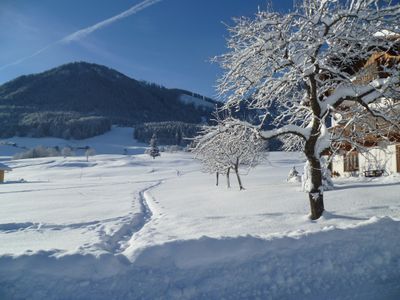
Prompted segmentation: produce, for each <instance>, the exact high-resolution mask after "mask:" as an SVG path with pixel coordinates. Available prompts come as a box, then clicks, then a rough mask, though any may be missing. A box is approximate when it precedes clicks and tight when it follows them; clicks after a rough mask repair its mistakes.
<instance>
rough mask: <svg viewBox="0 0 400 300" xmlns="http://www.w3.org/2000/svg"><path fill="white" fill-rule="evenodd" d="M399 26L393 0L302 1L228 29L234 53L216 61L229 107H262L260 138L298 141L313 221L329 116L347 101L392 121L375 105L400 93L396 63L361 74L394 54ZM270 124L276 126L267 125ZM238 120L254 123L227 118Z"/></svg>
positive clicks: (320, 207)
mask: <svg viewBox="0 0 400 300" xmlns="http://www.w3.org/2000/svg"><path fill="white" fill-rule="evenodd" d="M399 24H400V6H399V5H398V4H394V3H392V1H377V0H348V1H326V0H304V1H303V2H302V3H301V4H300V5H298V6H296V7H295V9H294V10H293V12H289V13H278V12H273V11H260V12H259V13H258V14H257V15H256V16H255V18H253V19H248V18H239V19H236V24H235V26H233V27H231V28H229V31H230V37H229V38H228V44H227V46H228V48H229V52H228V53H227V54H225V55H222V56H220V57H219V58H217V60H218V61H219V62H220V65H221V66H222V68H223V69H224V70H225V72H224V75H223V76H222V77H221V79H220V80H219V83H218V89H219V93H220V95H221V97H224V98H225V100H226V105H225V107H226V108H227V109H232V108H240V105H241V104H242V103H243V101H246V102H248V104H247V105H248V107H250V108H253V109H257V110H261V111H263V112H264V114H263V116H262V118H260V124H257V125H253V130H254V131H255V132H257V133H258V134H259V136H260V137H262V138H264V139H270V138H273V137H277V136H285V142H286V143H287V145H288V146H289V147H293V146H296V145H297V146H298V145H300V147H301V149H302V150H303V151H304V154H305V156H306V158H307V161H308V164H309V166H310V167H309V170H310V171H309V172H310V174H309V176H308V177H309V178H310V184H309V185H308V187H309V190H308V191H307V192H308V194H309V201H310V206H311V218H312V219H318V218H319V217H320V216H321V215H322V213H323V211H324V198H323V187H322V179H323V178H322V167H321V160H320V158H321V153H322V152H323V151H324V150H325V149H326V148H328V147H330V145H331V143H332V136H331V131H330V130H329V125H330V119H331V116H332V115H333V114H334V113H335V112H336V113H337V111H338V110H339V108H340V107H341V106H342V105H343V103H345V102H346V103H352V105H353V106H354V107H358V109H359V111H361V112H362V114H364V113H368V114H370V115H373V116H374V117H377V118H382V119H385V120H386V121H387V122H392V121H393V120H392V119H391V117H393V116H391V115H390V114H387V113H384V112H385V110H386V108H387V107H388V106H384V105H383V106H382V105H376V103H378V102H381V101H382V99H383V98H386V99H396V97H397V96H398V93H399V89H398V87H399V82H400V78H399V64H395V63H391V64H389V63H387V64H381V66H380V69H379V70H378V72H377V73H376V74H375V75H374V76H370V78H363V80H357V78H359V74H360V73H362V72H363V70H364V69H363V66H365V64H366V62H367V61H368V60H369V59H370V58H371V57H372V56H374V55H376V53H383V54H385V55H396V53H392V52H393V51H395V49H396V47H397V46H398V45H399V33H400V28H399ZM388 35H390V37H389V36H388ZM397 99H399V98H397ZM393 101H394V102H396V101H395V100H393ZM374 104H375V105H374ZM352 122H357V117H355V118H353V119H352ZM266 123H270V124H271V123H272V124H273V125H274V126H275V128H276V129H273V130H265V129H264V128H265V126H264V125H265V124H266ZM240 124H242V125H243V126H251V125H249V124H245V123H244V122H241V121H239V120H233V121H231V122H230V126H240ZM227 125H229V124H228V122H227Z"/></svg>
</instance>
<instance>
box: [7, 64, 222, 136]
mask: <svg viewBox="0 0 400 300" xmlns="http://www.w3.org/2000/svg"><path fill="white" fill-rule="evenodd" d="M215 105H217V102H215V101H213V100H212V99H209V98H206V97H203V96H201V95H197V94H194V93H192V92H189V91H185V90H180V89H167V88H165V87H162V86H160V85H157V84H153V83H147V82H143V81H137V80H135V79H132V78H129V77H128V76H126V75H124V74H122V73H120V72H118V71H116V70H113V69H110V68H108V67H105V66H101V65H97V64H91V63H87V62H76V63H70V64H66V65H62V66H60V67H57V68H54V69H51V70H48V71H45V72H43V73H39V74H34V75H26V76H21V77H18V78H16V79H14V80H12V81H10V82H7V83H5V84H3V85H1V86H0V126H1V128H2V129H1V130H0V135H1V136H3V137H4V136H11V135H14V134H18V135H33V136H35V135H36V136H41V135H47V134H49V135H56V136H59V135H65V134H66V133H65V130H64V129H62V130H61V131H60V132H58V131H57V133H54V132H52V131H51V130H52V128H53V127H54V126H53V124H54V122H55V121H54V120H56V119H57V122H58V123H57V124H63V125H62V128H64V127H65V126H68V124H67V123H68V122H69V121H74V120H75V123H74V124H77V123H78V124H81V123H82V124H86V120H87V119H88V118H89V119H90V124H101V126H100V127H101V128H107V126H105V122H106V121H105V120H108V121H109V122H110V124H111V123H112V124H117V125H130V126H132V125H135V124H142V123H145V122H161V121H181V122H187V123H199V122H201V121H203V120H205V119H208V118H209V117H210V114H211V112H212V111H213V110H214V107H215ZM42 119H45V120H44V121H43V120H42ZM82 119H83V121H82V122H81V121H79V122H78V121H76V120H82ZM33 120H34V121H33ZM49 120H50V121H49ZM47 121H49V122H47ZM41 122H45V123H46V126H44V127H46V128H47V129H48V130H47V131H49V130H50V132H49V133H46V134H43V130H39V132H37V130H36V129H35V130H36V133H35V131H33V132H32V130H33V128H30V129H29V127H30V126H32V127H38V126H39V127H40V126H42V125H43V124H42V123H41ZM42 127H43V126H42ZM53 131H54V130H53ZM93 132H95V133H97V132H96V130H94V131H93ZM68 134H70V133H68ZM68 134H67V135H68ZM92 134H93V133H92ZM63 137H68V136H63ZM70 137H76V136H74V135H72V136H70ZM84 137H87V136H85V134H84V135H83V136H79V137H78V138H84Z"/></svg>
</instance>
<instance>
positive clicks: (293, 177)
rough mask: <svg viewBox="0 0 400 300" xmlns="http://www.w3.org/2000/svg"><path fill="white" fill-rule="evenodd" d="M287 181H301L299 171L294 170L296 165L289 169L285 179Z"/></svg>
mask: <svg viewBox="0 0 400 300" xmlns="http://www.w3.org/2000/svg"><path fill="white" fill-rule="evenodd" d="M286 181H287V182H301V176H300V175H299V172H298V171H297V170H296V167H295V166H293V168H291V169H290V171H289V174H288V177H287V179H286Z"/></svg>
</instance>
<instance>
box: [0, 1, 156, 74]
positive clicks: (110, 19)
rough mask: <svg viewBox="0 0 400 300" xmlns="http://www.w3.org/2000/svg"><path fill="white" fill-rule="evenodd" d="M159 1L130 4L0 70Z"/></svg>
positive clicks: (84, 35)
mask: <svg viewBox="0 0 400 300" xmlns="http://www.w3.org/2000/svg"><path fill="white" fill-rule="evenodd" d="M161 1H162V0H144V1H142V2H140V3H138V4H136V5H134V6H132V7H131V8H129V9H128V10H125V11H123V12H122V13H120V14H118V15H116V16H113V17H111V18H108V19H106V20H104V21H101V22H98V23H96V24H94V25H92V26H89V27H86V28H83V29H80V30H78V31H76V32H74V33H71V34H69V35H67V36H66V37H64V38H62V39H60V40H58V41H56V42H54V43H51V44H49V45H47V46H45V47H43V48H42V49H40V50H38V51H36V52H34V53H32V54H31V55H28V56H25V57H22V58H20V59H18V60H16V61H14V62H11V63H8V64H5V65H3V66H0V71H1V70H4V69H6V68H8V67H10V66H14V65H18V64H20V63H22V62H24V61H26V60H28V59H31V58H33V57H35V56H37V55H39V54H41V53H43V52H45V51H47V50H48V49H50V48H52V47H54V46H55V45H57V44H68V43H71V42H74V41H79V40H81V39H83V38H85V37H86V36H88V35H89V34H91V33H93V32H95V31H97V30H99V29H101V28H104V27H106V26H109V25H111V24H112V23H114V22H117V21H119V20H121V19H124V18H127V17H129V16H131V15H134V14H136V13H138V12H140V11H141V10H143V9H145V8H147V7H149V6H152V5H154V4H156V3H158V2H161Z"/></svg>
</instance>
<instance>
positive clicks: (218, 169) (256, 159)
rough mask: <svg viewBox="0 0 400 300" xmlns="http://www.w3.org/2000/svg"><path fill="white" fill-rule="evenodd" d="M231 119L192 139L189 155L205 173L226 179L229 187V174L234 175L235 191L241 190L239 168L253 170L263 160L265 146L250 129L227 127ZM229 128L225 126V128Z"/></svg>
mask: <svg viewBox="0 0 400 300" xmlns="http://www.w3.org/2000/svg"><path fill="white" fill-rule="evenodd" d="M231 121H232V119H226V120H224V121H220V122H219V124H218V125H216V126H206V127H204V128H203V131H202V133H201V135H200V136H198V137H197V138H196V139H195V147H194V148H193V150H192V151H193V153H195V155H196V156H195V157H196V158H197V159H199V160H200V161H201V162H202V164H203V168H204V170H205V171H206V172H208V173H216V174H217V185H218V175H219V174H220V173H224V174H226V176H227V184H228V187H229V186H230V181H229V174H230V170H232V171H234V172H235V175H236V178H237V181H238V185H239V189H240V190H243V189H244V187H243V184H242V179H241V177H240V173H239V168H240V167H241V166H242V167H246V168H248V169H250V168H253V167H255V166H256V165H258V164H259V163H260V161H261V160H262V159H263V158H264V156H265V151H266V143H265V141H263V140H262V139H260V138H259V137H258V136H257V135H256V134H255V133H254V131H253V130H252V128H251V127H245V126H231ZM226 123H228V124H229V126H227V125H226Z"/></svg>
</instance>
